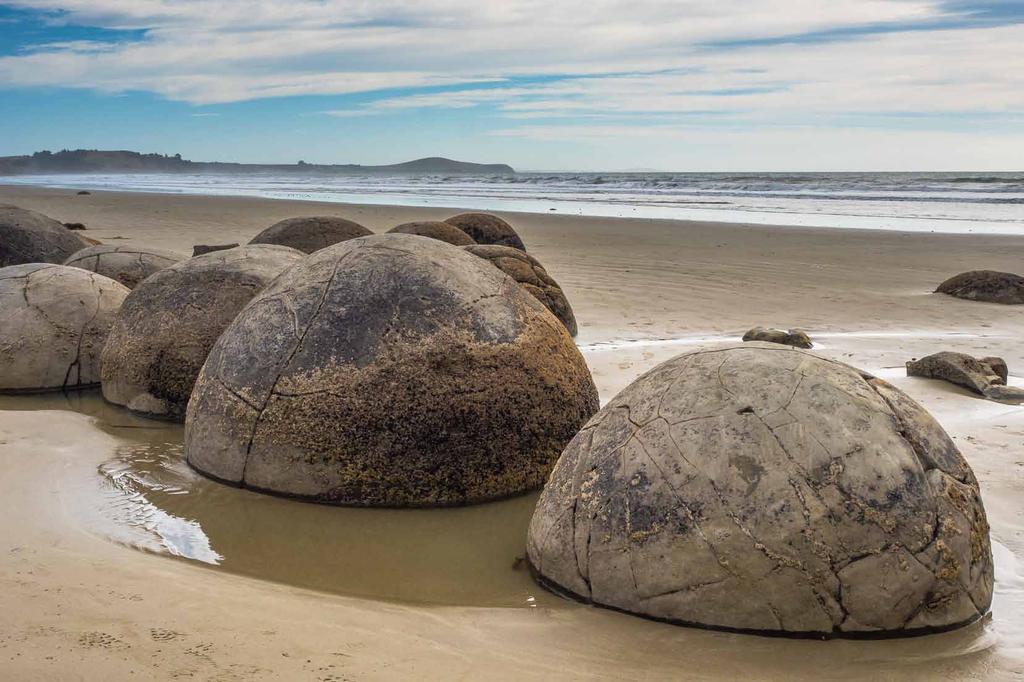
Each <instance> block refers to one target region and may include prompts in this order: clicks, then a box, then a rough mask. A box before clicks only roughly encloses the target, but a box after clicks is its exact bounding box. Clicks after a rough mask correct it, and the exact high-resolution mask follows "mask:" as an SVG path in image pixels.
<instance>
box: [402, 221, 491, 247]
mask: <svg viewBox="0 0 1024 682" xmlns="http://www.w3.org/2000/svg"><path fill="white" fill-rule="evenodd" d="M388 234H415V235H419V236H420V237H430V238H431V239H437V240H438V241H442V242H447V243H449V244H452V245H454V246H468V245H469V244H475V243H476V242H474V241H473V238H472V237H470V236H469V235H468V234H466V233H465V232H463V231H462V230H460V229H459V228H457V227H455V226H454V225H450V224H449V223H442V222H438V221H436V220H425V221H420V222H414V223H402V224H401V225H396V226H395V227H392V228H391V229H390V230H388Z"/></svg>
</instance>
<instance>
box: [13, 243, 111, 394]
mask: <svg viewBox="0 0 1024 682" xmlns="http://www.w3.org/2000/svg"><path fill="white" fill-rule="evenodd" d="M127 295H128V289H126V288H125V287H124V286H122V285H121V284H118V283H117V282H115V281H114V280H112V279H109V278H107V277H103V276H101V275H97V274H95V273H92V272H87V271H85V270H80V269H78V268H69V267H65V266H63V265H53V264H49V263H26V264H22V265H12V266H10V267H6V268H0V319H2V320H3V322H2V323H0V392H32V391H48V390H60V389H75V388H83V387H86V386H92V385H95V384H96V383H98V382H99V380H100V352H101V351H102V349H103V342H104V340H105V339H106V337H107V332H108V331H109V329H110V325H111V323H112V322H113V320H114V315H115V314H116V313H117V310H118V308H120V307H121V303H122V302H123V301H124V299H125V297H126V296H127Z"/></svg>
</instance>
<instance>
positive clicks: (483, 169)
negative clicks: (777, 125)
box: [0, 149, 515, 175]
mask: <svg viewBox="0 0 1024 682" xmlns="http://www.w3.org/2000/svg"><path fill="white" fill-rule="evenodd" d="M253 171H256V172H260V171H263V172H265V171H272V172H301V173H352V174H357V173H467V174H469V173H473V174H511V173H515V170H514V169H513V168H512V167H511V166H508V165H506V164H503V163H469V162H468V161H453V160H452V159H445V158H442V157H440V156H432V157H429V158H426V159H416V160H415V161H406V162H405V163H396V164H392V165H389V166H360V165H358V164H352V163H349V164H330V165H321V164H312V163H306V162H304V161H299V162H298V163H296V164H252V163H222V162H207V161H189V160H187V159H183V158H181V154H175V155H174V156H166V155H163V154H140V153H139V152H129V151H100V150H96V149H75V150H67V149H65V150H64V151H60V152H49V151H43V152H36V153H35V154H32V155H31V156H3V157H0V175H30V174H33V173H35V174H40V173H240V172H253Z"/></svg>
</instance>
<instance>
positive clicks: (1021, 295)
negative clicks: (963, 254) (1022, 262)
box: [935, 270, 1024, 305]
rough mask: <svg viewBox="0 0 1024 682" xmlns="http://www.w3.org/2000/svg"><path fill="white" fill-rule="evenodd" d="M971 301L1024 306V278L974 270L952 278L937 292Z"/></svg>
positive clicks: (941, 285)
mask: <svg viewBox="0 0 1024 682" xmlns="http://www.w3.org/2000/svg"><path fill="white" fill-rule="evenodd" d="M935 291H936V292H938V293H940V294H949V295H950V296H956V297H957V298H965V299H967V300H970V301H984V302H987V303H1003V304H1006V305H1020V304H1024V277H1021V276H1020V275H1015V274H1013V273H1010V272H996V271H995V270H972V271H971V272H963V273H960V274H959V275H956V276H955V277H950V278H949V279H947V280H946V281H945V282H943V283H942V284H940V285H939V288H938V289H936V290H935Z"/></svg>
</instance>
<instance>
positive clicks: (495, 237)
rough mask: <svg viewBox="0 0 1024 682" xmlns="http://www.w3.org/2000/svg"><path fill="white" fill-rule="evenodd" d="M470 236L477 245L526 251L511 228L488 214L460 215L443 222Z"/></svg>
mask: <svg viewBox="0 0 1024 682" xmlns="http://www.w3.org/2000/svg"><path fill="white" fill-rule="evenodd" d="M445 222H446V223H449V224H451V225H454V226H455V227H457V228H459V229H460V230H462V231H463V232H465V233H466V234H468V235H469V236H470V238H472V239H473V241H475V242H476V243H477V244H498V245H500V246H511V247H512V248H513V249H519V250H520V251H526V247H525V246H524V245H523V240H522V239H521V238H520V237H519V235H518V234H516V231H515V230H514V229H512V226H511V225H509V224H508V223H507V222H505V221H504V220H502V219H501V218H499V217H498V216H496V215H492V214H490V213H460V214H459V215H455V216H452V217H451V218H447V219H446V220H445Z"/></svg>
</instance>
